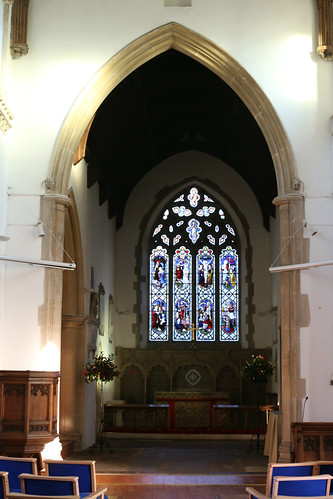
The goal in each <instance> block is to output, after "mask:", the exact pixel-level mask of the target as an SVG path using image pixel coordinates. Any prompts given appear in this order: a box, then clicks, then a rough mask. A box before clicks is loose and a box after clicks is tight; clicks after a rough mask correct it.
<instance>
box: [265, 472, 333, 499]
mask: <svg viewBox="0 0 333 499" xmlns="http://www.w3.org/2000/svg"><path fill="white" fill-rule="evenodd" d="M323 480H325V481H326V485H325V494H324V495H325V496H328V495H329V491H330V487H331V480H332V476H331V475H313V476H282V477H279V476H277V477H274V482H273V489H272V497H273V498H276V497H277V496H281V495H284V496H286V495H287V496H288V495H290V496H292V494H281V493H280V494H279V488H280V484H281V483H286V482H298V483H299V484H300V485H305V482H309V484H308V487H309V485H310V482H316V481H323ZM303 495H304V494H303ZM315 495H318V494H315ZM307 497H313V495H312V494H309V495H308V496H307Z"/></svg>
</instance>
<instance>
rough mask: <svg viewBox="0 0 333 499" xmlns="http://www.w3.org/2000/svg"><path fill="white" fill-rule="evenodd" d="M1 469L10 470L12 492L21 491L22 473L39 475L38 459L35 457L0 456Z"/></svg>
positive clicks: (9, 480)
mask: <svg viewBox="0 0 333 499" xmlns="http://www.w3.org/2000/svg"><path fill="white" fill-rule="evenodd" d="M0 470H1V471H8V483H9V491H10V492H21V482H20V479H19V475H20V474H21V473H31V474H33V475H38V466H37V459H36V458H35V457H8V456H0Z"/></svg>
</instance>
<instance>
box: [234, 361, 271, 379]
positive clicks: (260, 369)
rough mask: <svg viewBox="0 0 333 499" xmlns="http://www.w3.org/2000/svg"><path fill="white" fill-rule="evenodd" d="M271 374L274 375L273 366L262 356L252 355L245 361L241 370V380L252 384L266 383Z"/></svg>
mask: <svg viewBox="0 0 333 499" xmlns="http://www.w3.org/2000/svg"><path fill="white" fill-rule="evenodd" d="M272 374H274V365H273V364H272V362H271V361H270V360H266V359H265V358H264V357H263V356H262V355H252V356H251V360H246V361H245V364H244V366H243V367H242V370H241V375H242V376H243V378H246V379H248V380H250V381H252V382H254V383H267V381H268V378H269V377H270V376H272Z"/></svg>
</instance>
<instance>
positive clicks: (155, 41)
mask: <svg viewBox="0 0 333 499" xmlns="http://www.w3.org/2000/svg"><path fill="white" fill-rule="evenodd" d="M169 49H175V50H178V51H180V52H182V53H183V54H185V55H187V56H188V57H191V58H193V59H195V60H196V61H197V62H199V63H200V64H203V65H204V66H206V67H207V68H208V69H209V70H210V71H212V72H214V73H215V74H216V75H217V76H219V77H220V78H221V79H222V80H224V81H225V82H226V83H227V84H228V85H229V86H230V87H231V88H232V89H233V90H234V91H235V93H236V94H237V95H238V96H239V97H240V98H241V100H242V101H243V102H244V104H245V105H246V106H247V108H248V109H249V111H250V112H251V113H252V115H253V116H254V118H255V120H256V122H257V123H258V126H259V128H260V129H261V131H262V133H263V135H264V137H265V139H266V142H267V145H268V147H269V150H270V153H271V156H272V160H273V164H274V168H275V173H276V179H277V186H278V198H277V199H276V200H275V201H274V202H275V204H276V205H277V206H278V207H279V212H280V236H281V237H280V241H281V242H280V244H281V248H285V247H286V249H284V251H283V253H282V254H281V258H280V261H281V264H288V263H299V262H300V261H302V258H303V257H304V255H303V249H304V248H303V241H302V237H301V235H300V233H299V232H298V235H297V236H296V237H293V234H295V232H296V231H297V229H298V228H299V227H300V226H301V224H302V220H303V219H304V206H303V196H302V192H301V190H300V186H301V183H300V181H299V180H298V178H297V174H296V167H295V163H294V159H293V154H292V150H291V147H290V144H289V141H288V138H287V136H286V133H285V131H284V129H283V127H282V124H281V122H280V120H279V118H278V116H277V114H276V112H275V110H274V108H273V106H272V104H271V103H270V101H269V100H268V98H267V96H266V95H265V94H264V92H263V91H262V89H261V88H260V87H259V85H258V84H257V83H256V82H255V81H254V79H253V78H252V77H251V76H250V75H249V74H248V73H247V72H246V71H245V70H244V68H243V67H242V66H240V64H238V63H237V61H235V60H234V59H233V58H232V57H231V56H230V55H229V54H227V53H226V52H225V51H223V50H222V49H221V48H220V47H218V46H217V45H215V44H214V43H212V42H211V41H209V40H207V39H206V38H204V37H202V36H201V35H199V34H198V33H195V32H193V31H191V30H189V29H188V28H185V27H184V26H181V25H179V24H176V23H169V24H166V25H163V26H161V27H159V28H157V29H155V30H152V31H151V32H149V33H147V34H145V35H143V36H142V37H140V38H139V39H137V40H135V41H134V42H132V43H131V44H129V45H128V46H126V47H125V48H124V49H123V50H121V51H120V52H119V53H117V54H116V55H115V56H114V57H112V58H111V59H110V60H109V61H108V62H107V63H106V64H105V65H104V66H103V67H102V68H101V69H100V70H99V71H98V72H97V73H96V75H95V76H94V77H93V78H92V79H91V81H90V82H89V83H88V84H87V85H86V87H85V89H84V90H83V91H82V93H81V94H80V95H79V97H78V98H77V100H76V102H75V103H74V105H73V107H72V108H71V110H70V112H69V113H68V115H67V117H66V119H65V121H64V124H63V127H62V129H61V130H60V133H59V136H58V140H57V143H56V145H55V153H54V157H53V160H52V164H51V171H50V181H49V182H48V185H47V188H48V193H47V194H48V196H47V199H49V200H50V197H52V196H54V210H53V213H51V212H50V210H49V217H50V218H51V219H52V220H53V221H54V225H55V229H56V231H57V233H58V234H59V235H61V234H63V230H64V216H63V213H62V210H61V211H60V212H59V213H56V212H57V209H58V208H59V197H60V200H61V196H63V195H66V193H67V188H68V181H69V175H70V172H71V167H72V163H73V160H74V157H75V153H76V150H77V148H78V145H79V143H80V140H81V137H82V136H83V134H84V132H85V129H86V128H87V126H88V124H89V122H90V120H91V118H92V116H93V115H94V113H95V112H96V110H97V109H98V107H99V106H100V104H101V103H102V102H103V100H104V99H105V98H106V97H107V95H108V94H109V93H110V92H112V90H113V89H114V88H115V87H116V85H117V84H118V83H119V82H121V81H122V80H123V79H124V78H126V76H128V75H129V74H130V73H131V72H132V71H134V70H135V69H136V68H138V67H139V66H140V65H142V64H144V63H145V62H147V61H149V60H150V59H152V58H153V57H155V56H157V55H159V54H160V53H162V52H164V51H166V50H169ZM288 242H289V245H288V244H287V243H288ZM49 244H50V245H53V244H54V243H53V242H50V243H49ZM43 251H44V253H45V254H48V253H49V252H50V248H47V247H45V248H43ZM303 261H304V260H303ZM56 285H57V283H56V282H55V281H54V282H53V283H52V282H50V283H48V285H47V286H46V288H47V293H46V309H47V312H48V314H49V315H50V316H51V315H52V313H54V314H57V313H58V310H59V308H57V306H54V300H53V291H54V286H56ZM299 294H300V282H299V273H298V272H293V273H287V272H285V273H283V275H282V276H281V335H282V342H281V344H282V350H281V352H282V373H281V378H282V383H281V386H282V393H281V399H280V402H281V405H282V412H283V425H282V439H283V442H282V446H281V448H282V460H286V461H288V460H290V459H291V447H292V446H291V434H290V423H291V421H293V420H297V417H298V416H299V413H300V407H301V397H302V396H303V393H304V387H302V384H301V383H300V382H299V381H300V379H299V361H298V359H299V328H300V327H301V326H302V324H300V323H299V321H297V318H299V317H301V316H302V314H301V309H302V307H303V309H304V303H301V300H299ZM48 305H49V307H48ZM52 307H53V308H52ZM53 310H54V312H53ZM48 320H49V321H51V322H52V324H54V325H55V326H57V323H59V319H58V318H57V317H56V316H53V317H48ZM53 334H56V331H54V332H53ZM291 359H293V362H292V363H291Z"/></svg>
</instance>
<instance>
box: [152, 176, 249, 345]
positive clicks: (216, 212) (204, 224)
mask: <svg viewBox="0 0 333 499" xmlns="http://www.w3.org/2000/svg"><path fill="white" fill-rule="evenodd" d="M238 254H239V239H238V235H237V231H236V227H235V224H234V222H233V220H232V219H231V218H230V216H229V215H228V212H227V210H226V209H225V208H224V207H223V206H221V204H220V203H219V202H217V201H216V200H215V199H214V197H213V196H212V195H211V194H207V193H206V192H204V190H203V189H201V188H200V187H196V186H191V187H189V188H186V189H183V191H182V192H180V193H178V194H177V195H176V196H175V197H174V199H172V200H171V201H170V202H169V203H168V204H167V205H166V206H164V208H163V210H162V211H161V214H160V215H159V216H158V217H157V219H156V221H155V223H154V225H153V227H152V230H151V239H150V260H149V269H150V274H149V293H150V294H149V296H150V298H149V325H148V328H149V341H151V342H169V341H171V342H178V343H180V342H195V343H198V344H203V343H213V342H216V341H218V342H225V341H238V340H239V267H238Z"/></svg>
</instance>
